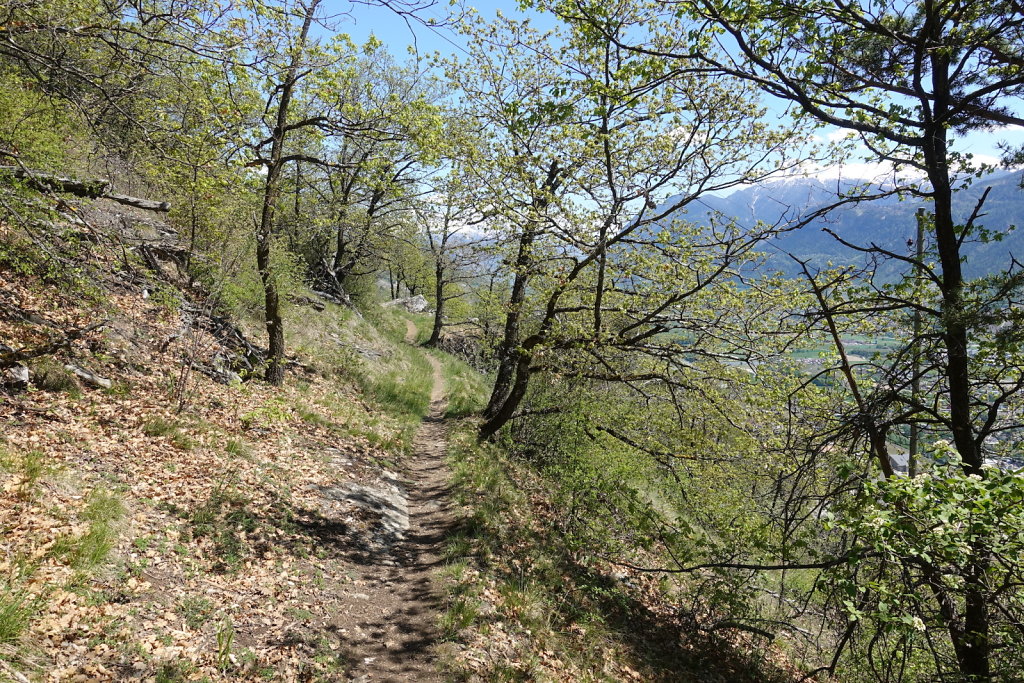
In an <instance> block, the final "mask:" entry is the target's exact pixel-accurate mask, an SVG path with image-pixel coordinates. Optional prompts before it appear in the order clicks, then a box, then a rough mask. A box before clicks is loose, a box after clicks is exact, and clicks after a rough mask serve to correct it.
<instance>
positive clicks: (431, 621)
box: [339, 321, 454, 683]
mask: <svg viewBox="0 0 1024 683" xmlns="http://www.w3.org/2000/svg"><path fill="white" fill-rule="evenodd" d="M406 324H407V333H406V341H407V342H409V343H413V342H415V340H416V326H415V325H414V324H413V323H412V322H410V321H406ZM427 360H429V361H430V364H431V366H432V367H433V370H434V384H433V389H432V390H431V395H430V413H429V414H428V415H427V417H426V418H425V419H424V420H423V423H422V424H421V425H420V428H419V431H418V432H417V434H416V438H415V441H414V453H413V457H412V459H411V461H410V462H409V463H408V465H407V467H406V469H405V471H404V472H403V476H402V488H403V489H404V490H405V492H406V495H407V497H408V509H409V530H408V532H407V533H406V535H405V538H404V540H403V541H402V542H401V543H400V545H399V546H398V547H396V548H395V549H394V552H393V553H391V554H390V556H389V557H384V556H382V557H381V558H380V559H379V561H377V562H376V563H374V564H376V567H374V566H367V567H366V568H365V570H364V571H365V573H364V574H363V576H364V577H365V578H366V581H365V584H364V585H362V586H360V588H359V590H362V591H363V592H362V593H359V594H353V596H352V597H354V598H355V597H357V599H356V600H353V601H352V602H351V603H350V604H349V606H348V609H347V610H346V612H347V614H346V615H345V616H346V617H347V618H345V619H344V621H346V622H348V623H347V624H346V625H347V626H348V627H349V628H348V629H346V630H347V631H348V632H349V633H350V634H353V632H354V634H355V635H356V636H357V638H362V642H358V643H355V642H354V643H352V649H351V650H350V652H349V655H350V656H351V657H353V658H356V661H355V662H354V666H353V669H352V680H353V681H358V682H360V683H362V682H363V681H366V682H369V681H416V682H419V681H442V680H444V679H443V677H442V676H441V674H440V673H439V672H438V670H437V651H436V650H437V644H438V642H439V636H440V631H439V630H438V627H437V620H438V616H439V615H440V613H441V610H442V608H443V603H442V594H441V591H440V590H439V586H438V584H437V579H436V577H435V572H436V570H437V568H438V567H439V566H440V564H441V551H442V550H443V548H444V542H445V537H446V536H447V534H448V531H449V530H450V528H451V527H452V525H453V523H454V521H453V520H454V515H453V512H452V509H451V507H450V495H449V494H450V490H449V471H448V467H447V465H446V463H445V461H444V454H445V450H446V448H447V442H446V439H445V427H444V424H443V418H444V411H445V403H446V402H445V398H444V378H443V376H442V374H441V364H440V363H439V362H438V361H437V359H435V358H434V357H433V356H430V355H427ZM339 616H341V615H339Z"/></svg>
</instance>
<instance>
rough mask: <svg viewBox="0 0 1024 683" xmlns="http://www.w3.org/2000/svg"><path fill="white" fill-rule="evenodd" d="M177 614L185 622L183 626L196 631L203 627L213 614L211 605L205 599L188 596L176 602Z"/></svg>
mask: <svg viewBox="0 0 1024 683" xmlns="http://www.w3.org/2000/svg"><path fill="white" fill-rule="evenodd" d="M177 611H178V614H180V615H181V617H182V618H183V619H184V620H185V625H186V626H188V627H189V628H190V629H194V630H197V629H199V628H201V627H202V626H203V624H205V623H206V622H207V620H208V619H209V617H210V615H211V614H213V603H212V602H211V601H210V600H207V599H206V598H201V597H198V596H194V595H189V596H186V597H184V598H182V599H181V600H179V601H178V604H177Z"/></svg>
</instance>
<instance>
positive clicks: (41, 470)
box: [0, 443, 55, 500]
mask: <svg viewBox="0 0 1024 683" xmlns="http://www.w3.org/2000/svg"><path fill="white" fill-rule="evenodd" d="M0 469H2V470H6V471H8V472H12V473H14V474H16V475H18V476H20V477H21V481H20V482H19V484H18V496H19V497H20V498H22V499H24V500H29V499H31V498H32V497H33V496H34V495H35V491H36V487H37V486H38V485H39V482H40V481H41V480H42V479H43V477H45V476H47V475H49V474H52V473H53V472H54V471H55V468H54V467H53V466H52V465H51V464H50V463H49V458H47V457H46V454H45V453H44V452H43V451H41V450H39V449H30V450H22V449H19V448H12V447H9V446H6V445H4V444H3V443H0Z"/></svg>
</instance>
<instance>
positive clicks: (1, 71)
mask: <svg viewBox="0 0 1024 683" xmlns="http://www.w3.org/2000/svg"><path fill="white" fill-rule="evenodd" d="M0 111H2V112H4V117H3V119H2V120H0V150H4V151H7V152H16V153H17V155H18V158H19V160H20V161H21V162H22V163H23V164H25V165H26V166H29V167H31V168H36V169H39V170H44V171H66V165H65V164H66V162H67V159H68V153H69V151H71V150H75V149H76V148H78V147H79V146H80V145H81V144H82V143H83V138H84V136H83V135H82V134H81V131H82V130H83V128H82V127H81V121H78V120H76V119H75V116H74V108H73V107H71V106H70V105H69V103H67V102H66V101H64V100H63V99H61V98H59V97H57V98H55V97H53V96H52V95H50V94H48V93H46V92H45V91H44V90H43V89H42V88H40V87H38V86H37V85H36V84H35V83H33V81H32V79H31V78H26V77H24V76H22V75H19V74H18V73H17V72H16V71H14V70H11V69H8V68H5V66H4V65H3V64H2V63H0ZM7 163H10V162H9V160H8V159H6V158H4V157H0V164H7Z"/></svg>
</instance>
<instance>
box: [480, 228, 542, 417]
mask: <svg viewBox="0 0 1024 683" xmlns="http://www.w3.org/2000/svg"><path fill="white" fill-rule="evenodd" d="M533 239H534V232H533V230H532V229H531V230H527V231H526V232H524V233H523V235H522V237H521V238H520V240H519V251H518V253H517V255H516V263H515V273H516V274H515V279H514V280H513V281H512V292H511V294H510V295H509V299H508V311H507V312H506V313H505V331H504V334H503V335H502V337H501V344H500V345H499V346H498V373H497V376H496V377H495V379H494V387H493V389H492V390H491V398H490V400H489V401H488V402H487V407H486V408H484V417H485V418H487V419H488V420H490V419H491V418H493V417H495V415H497V413H498V411H499V409H500V408H501V406H502V404H504V403H505V399H506V398H507V397H508V395H509V392H510V391H512V378H513V375H514V374H515V369H516V364H517V360H518V359H517V355H518V354H517V353H516V347H517V346H518V344H519V327H520V320H521V317H522V308H523V302H524V301H526V285H527V281H528V279H529V276H528V274H527V270H528V267H529V264H530V252H531V247H532V246H533Z"/></svg>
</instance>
